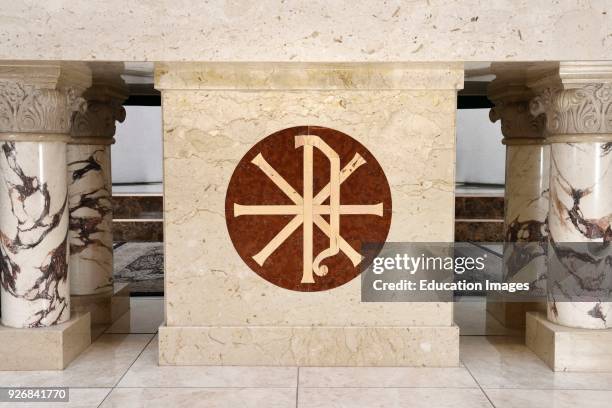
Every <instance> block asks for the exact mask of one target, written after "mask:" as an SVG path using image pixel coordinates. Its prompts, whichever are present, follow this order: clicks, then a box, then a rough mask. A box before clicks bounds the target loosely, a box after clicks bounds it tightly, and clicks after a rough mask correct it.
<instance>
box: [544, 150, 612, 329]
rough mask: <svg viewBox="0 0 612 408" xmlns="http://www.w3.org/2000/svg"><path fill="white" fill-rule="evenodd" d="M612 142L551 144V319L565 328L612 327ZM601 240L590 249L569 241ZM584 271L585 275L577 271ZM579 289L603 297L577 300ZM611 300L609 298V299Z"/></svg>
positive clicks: (549, 310) (549, 305)
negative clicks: (576, 295)
mask: <svg viewBox="0 0 612 408" xmlns="http://www.w3.org/2000/svg"><path fill="white" fill-rule="evenodd" d="M611 146H612V144H611V143H553V144H552V147H551V149H552V150H551V178H550V183H551V185H550V199H551V206H550V214H549V228H550V240H551V244H552V247H551V251H553V253H551V254H550V256H549V274H550V280H551V282H549V293H548V297H549V302H548V318H549V319H550V320H551V321H552V322H554V323H558V324H561V325H564V326H570V327H579V328H589V329H603V328H609V327H612V303H611V302H609V300H610V293H609V289H610V288H611V287H612V283H611V281H612V251H611V249H610V243H611V242H612V149H611ZM589 242H591V243H601V244H600V245H590V246H589V248H588V251H587V247H586V245H584V248H583V247H582V246H580V247H578V246H577V245H573V246H571V247H570V246H566V245H564V243H589ZM577 271H580V273H577ZM576 291H580V293H583V294H592V296H593V298H595V299H597V300H599V297H601V301H593V302H588V301H582V302H578V301H573V302H568V301H567V300H568V299H575V293H576ZM606 300H607V301H606Z"/></svg>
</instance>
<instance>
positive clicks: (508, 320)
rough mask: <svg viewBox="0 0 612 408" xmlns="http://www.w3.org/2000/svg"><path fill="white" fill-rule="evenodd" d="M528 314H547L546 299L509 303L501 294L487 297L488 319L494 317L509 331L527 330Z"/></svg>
mask: <svg viewBox="0 0 612 408" xmlns="http://www.w3.org/2000/svg"><path fill="white" fill-rule="evenodd" d="M528 312H546V298H542V300H541V301H534V302H508V301H504V300H503V297H502V295H501V294H499V295H498V294H489V295H488V296H487V319H488V318H489V317H492V318H494V319H495V320H497V321H498V322H499V323H501V325H502V326H504V327H506V328H508V329H520V330H523V329H525V321H526V315H527V313H528Z"/></svg>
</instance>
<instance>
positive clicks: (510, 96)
mask: <svg viewBox="0 0 612 408" xmlns="http://www.w3.org/2000/svg"><path fill="white" fill-rule="evenodd" d="M526 69H527V67H526V66H524V65H522V64H513V63H508V64H502V63H497V64H492V65H491V71H492V73H494V74H495V76H496V78H495V80H494V81H492V82H491V83H490V84H489V87H488V90H487V93H488V97H489V99H490V100H491V101H492V102H493V104H494V105H495V106H494V107H493V108H491V111H490V112H489V119H491V122H497V121H498V120H501V130H502V133H503V135H504V137H505V138H506V139H541V138H543V137H544V128H545V118H544V116H540V115H532V113H531V112H530V110H529V100H530V99H531V98H532V97H533V92H532V91H531V90H530V89H529V88H528V87H527V79H526Z"/></svg>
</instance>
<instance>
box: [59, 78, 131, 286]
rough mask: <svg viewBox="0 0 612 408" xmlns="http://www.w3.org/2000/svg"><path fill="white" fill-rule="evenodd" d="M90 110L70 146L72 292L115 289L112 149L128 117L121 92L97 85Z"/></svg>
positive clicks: (77, 119) (82, 117)
mask: <svg viewBox="0 0 612 408" xmlns="http://www.w3.org/2000/svg"><path fill="white" fill-rule="evenodd" d="M84 96H85V98H86V99H87V101H88V107H87V111H85V112H83V113H80V114H78V115H77V116H76V117H75V120H74V124H73V127H72V140H71V141H70V143H69V144H68V157H67V160H68V197H69V199H68V203H69V204H68V207H69V212H70V230H69V242H70V270H71V280H70V291H71V294H72V295H92V294H99V293H105V292H108V293H112V291H113V231H112V222H113V209H112V201H111V200H112V177H111V151H110V150H111V149H110V148H111V145H112V144H113V143H114V139H113V135H114V134H115V121H116V120H119V121H120V122H122V121H123V120H124V119H125V109H124V108H123V106H121V102H122V101H123V100H124V99H125V95H124V94H123V93H121V91H120V89H115V88H113V87H112V86H109V85H108V84H104V85H102V84H98V83H96V81H95V77H94V85H93V86H92V88H90V89H89V90H87V91H86V92H85V94H84Z"/></svg>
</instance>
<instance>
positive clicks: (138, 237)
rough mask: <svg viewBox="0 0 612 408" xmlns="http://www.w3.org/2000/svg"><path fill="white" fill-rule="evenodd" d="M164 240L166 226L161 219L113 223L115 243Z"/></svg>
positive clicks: (116, 221) (117, 221)
mask: <svg viewBox="0 0 612 408" xmlns="http://www.w3.org/2000/svg"><path fill="white" fill-rule="evenodd" d="M163 240H164V224H163V222H162V219H161V218H157V219H146V218H141V219H132V220H115V221H113V241H115V242H126V241H144V242H161V241H163Z"/></svg>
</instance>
